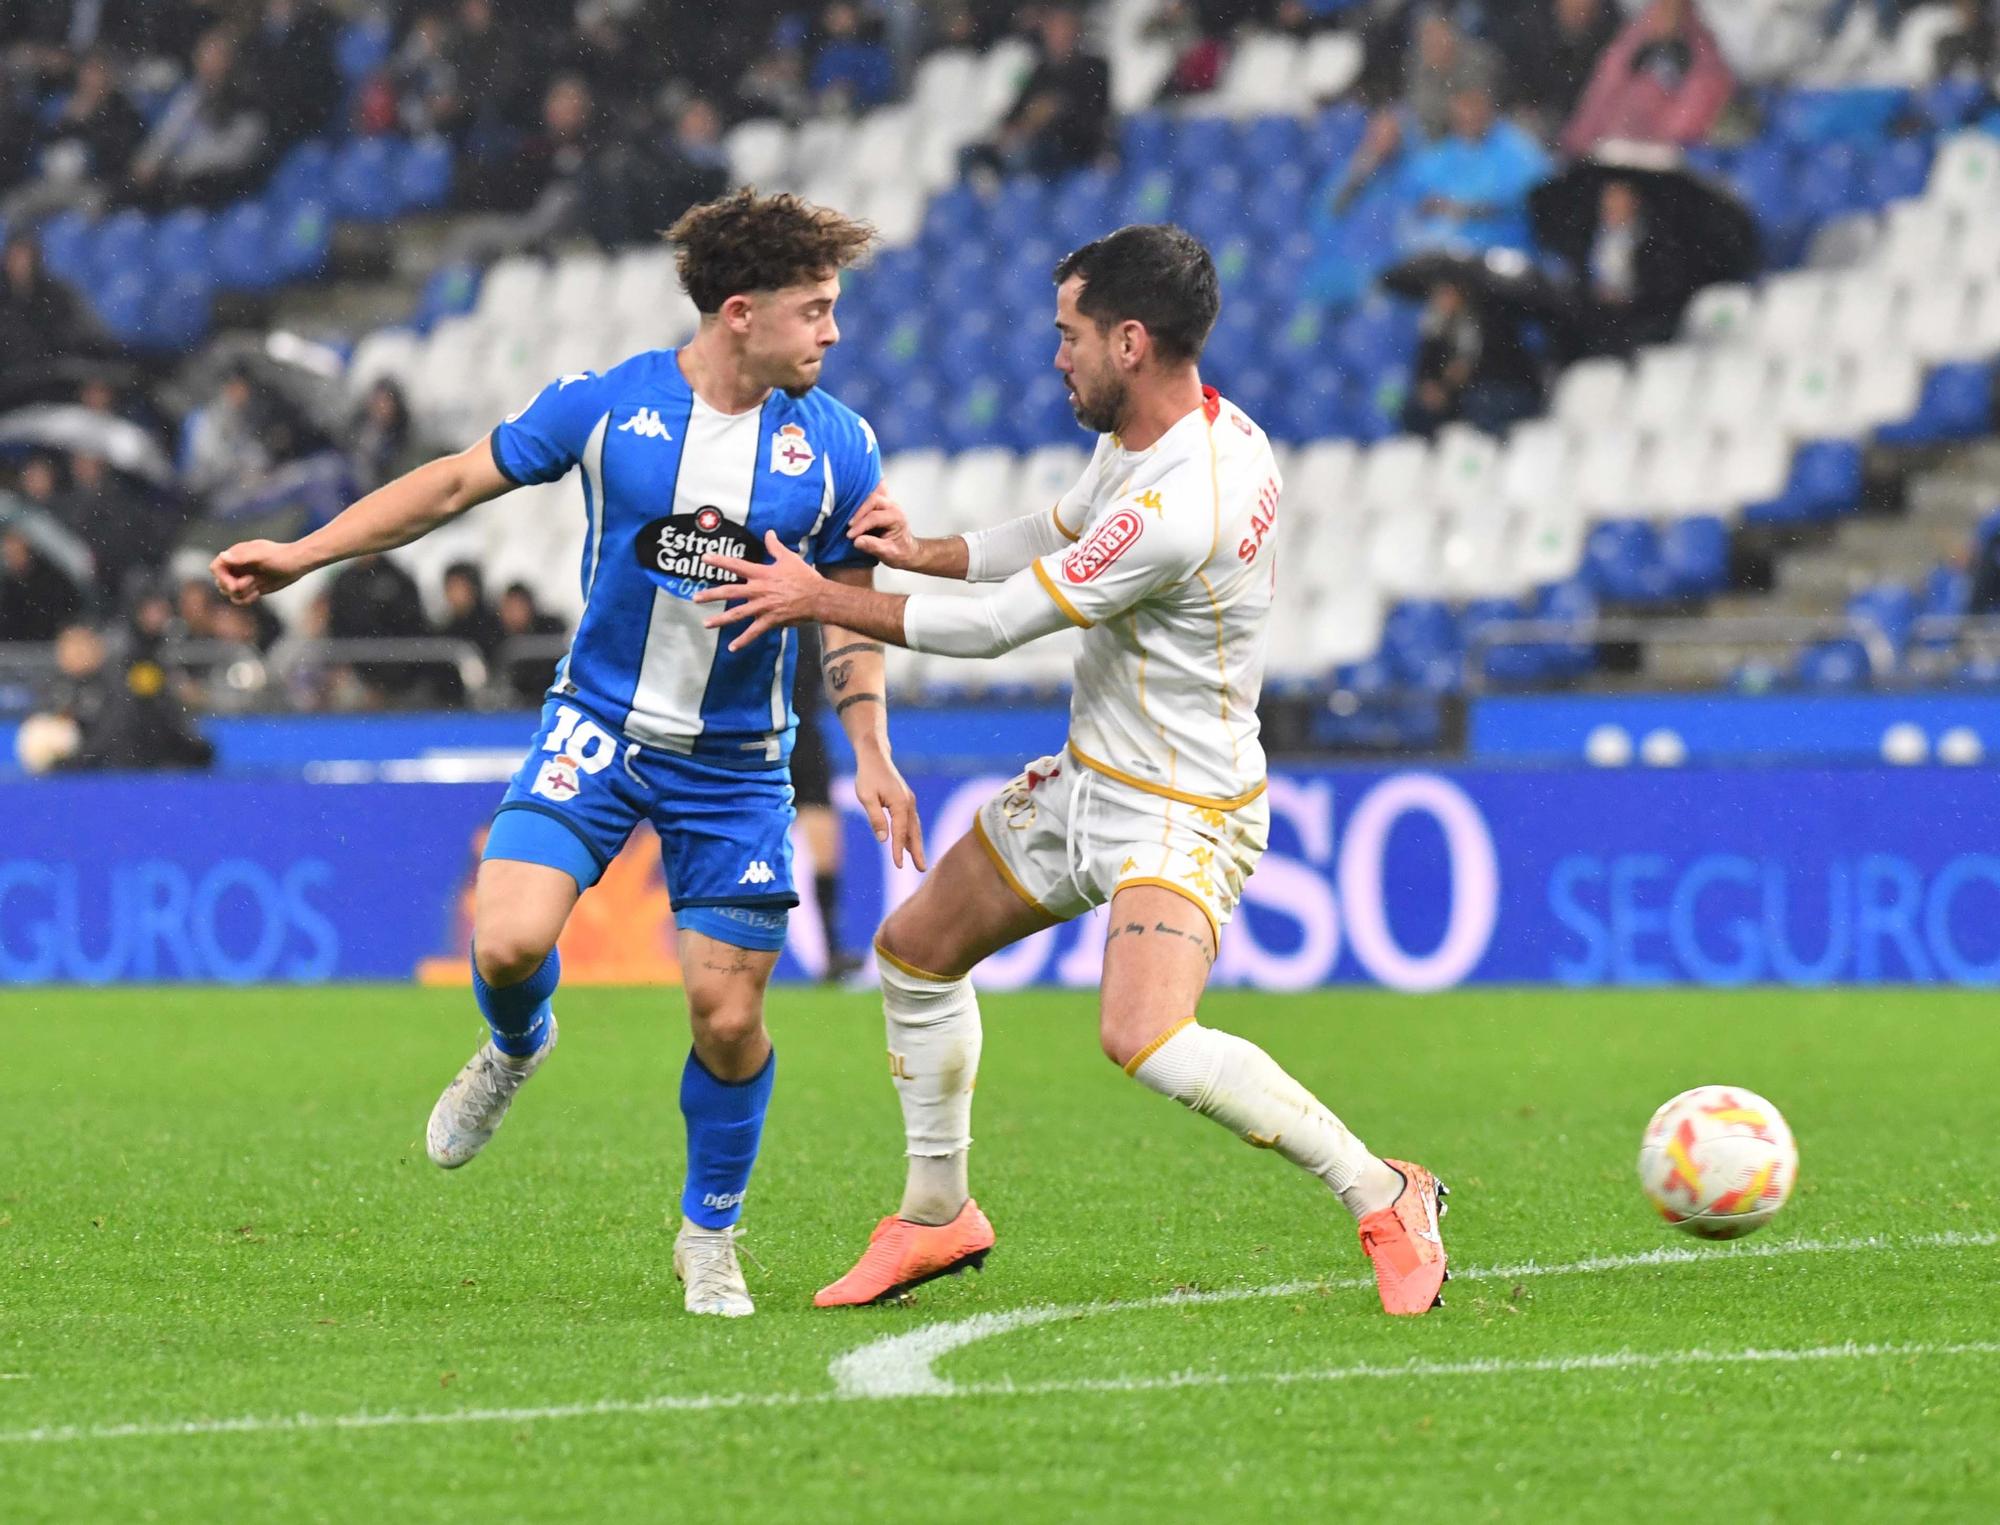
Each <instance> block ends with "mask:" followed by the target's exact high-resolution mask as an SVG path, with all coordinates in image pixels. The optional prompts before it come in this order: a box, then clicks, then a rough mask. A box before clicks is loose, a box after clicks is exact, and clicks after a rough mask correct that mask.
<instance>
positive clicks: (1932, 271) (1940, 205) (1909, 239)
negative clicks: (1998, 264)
mask: <svg viewBox="0 0 2000 1525" xmlns="http://www.w3.org/2000/svg"><path fill="white" fill-rule="evenodd" d="M1964 223H1965V216H1964V214H1963V213H1962V212H1961V211H1960V210H1959V208H1957V207H1955V206H1953V205H1952V204H1951V203H1949V202H1946V201H1942V200H1930V199H1925V200H1918V201H1899V202H1896V203H1894V204H1893V205H1891V206H1889V207H1888V208H1886V209H1885V210H1884V212H1883V215H1882V236H1881V240H1880V242H1879V244H1878V245H1877V249H1876V258H1877V259H1878V260H1879V261H1880V262H1881V263H1882V264H1884V265H1885V266H1886V267H1887V268H1888V270H1889V271H1890V272H1891V273H1892V274H1894V275H1897V276H1900V277H1902V278H1904V279H1905V280H1909V281H1922V280H1925V279H1929V278H1931V277H1933V276H1935V275H1936V273H1937V272H1938V271H1939V270H1941V269H1945V268H1948V267H1951V266H1953V265H1955V264H1956V250H1957V247H1958V241H1959V235H1960V234H1961V233H1962V232H1963V231H1964Z"/></svg>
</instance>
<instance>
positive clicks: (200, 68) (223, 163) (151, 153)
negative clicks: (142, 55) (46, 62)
mask: <svg viewBox="0 0 2000 1525" xmlns="http://www.w3.org/2000/svg"><path fill="white" fill-rule="evenodd" d="M269 159H270V136H269V123H268V122H267V121H266V119H265V117H264V115H263V113H262V112H260V111H258V110H256V109H255V108H254V107H253V106H252V104H251V97H250V95H249V93H248V92H247V91H246V89H245V88H244V86H243V84H242V82H241V80H240V78H239V76H238V73H237V48H236V41H235V38H234V36H233V35H232V34H231V33H230V32H229V31H228V30H226V29H225V28H223V27H215V28H212V29H211V30H209V31H208V32H206V33H204V34H203V35H202V39H201V41H200V42H199V43H197V44H196V45H195V50H194V69H193V73H192V74H191V75H190V76H189V78H188V81H187V83H186V84H184V85H182V86H181V88H180V89H179V90H177V91H175V92H174V94H173V96H172V98H171V99H170V100H169V101H168V102H167V108H166V110H165V112H164V113H162V115H161V117H160V119H159V121H158V122H157V123H156V124H155V125H154V127H153V130H152V132H151V133H150V134H149V135H148V136H147V138H146V141H145V143H144V144H142V145H141V146H140V149H139V153H138V157H137V158H135V159H134V160H133V161H132V174H131V181H130V185H129V187H128V193H129V195H130V197H131V199H132V200H134V201H136V202H139V203H140V204H142V205H147V206H154V207H168V206H177V205H190V204H191V205H197V206H219V205H221V204H222V203H223V202H226V201H229V200H232V199H234V198H235V197H236V196H238V195H241V194H243V193H244V192H246V191H249V190H251V189H253V188H254V187H255V185H256V184H257V182H258V181H259V179H260V178H261V177H262V174H263V171H264V168H265V166H266V164H267V163H268V162H269Z"/></svg>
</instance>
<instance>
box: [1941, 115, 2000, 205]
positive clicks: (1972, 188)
mask: <svg viewBox="0 0 2000 1525" xmlns="http://www.w3.org/2000/svg"><path fill="white" fill-rule="evenodd" d="M1925 194H1926V195H1927V196H1928V197H1930V198H1931V199H1933V200H1937V201H1942V202H1945V203H1946V204H1948V205H1951V206H1955V207H1962V208H1964V209H1965V210H1966V211H1967V212H1968V213H1969V214H1972V215H1975V216H1991V215H1992V207H1993V204H1994V199H1995V197H1996V196H2000V138H1995V137H1994V136H1993V135H1992V134H1991V133H1986V132H1960V133H1954V134H1953V135H1952V136H1951V137H1949V138H1946V139H1945V140H1944V143H1943V145H1942V146H1941V147H1940V148H1939V149H1938V156H1937V161H1936V162H1935V163H1934V164H1933V165H1932V166H1931V179H1930V186H1929V188H1928V190H1927V191H1926V193H1925Z"/></svg>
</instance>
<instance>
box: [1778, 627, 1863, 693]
mask: <svg viewBox="0 0 2000 1525" xmlns="http://www.w3.org/2000/svg"><path fill="white" fill-rule="evenodd" d="M1793 677H1794V678H1795V679H1796V680H1797V681H1798V683H1799V685H1800V686H1801V687H1803V688H1809V689H1821V690H1828V691H1850V690H1854V689H1860V688H1866V687H1867V686H1868V683H1869V679H1870V667H1869V662H1868V648H1867V647H1865V646H1863V645H1862V644H1861V642H1859V641H1856V640H1851V639H1848V638H1846V637H1841V638H1839V639H1836V640H1831V641H1816V642H1814V643H1813V644H1812V645H1810V646H1808V647H1806V649H1805V650H1804V651H1802V652H1800V653H1799V659H1798V665H1797V666H1796V667H1795V668H1794V669H1793Z"/></svg>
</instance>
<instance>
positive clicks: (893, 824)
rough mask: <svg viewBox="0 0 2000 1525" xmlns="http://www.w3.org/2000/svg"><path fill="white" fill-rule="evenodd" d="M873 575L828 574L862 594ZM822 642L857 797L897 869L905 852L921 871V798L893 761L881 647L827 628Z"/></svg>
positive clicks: (861, 570)
mask: <svg viewBox="0 0 2000 1525" xmlns="http://www.w3.org/2000/svg"><path fill="white" fill-rule="evenodd" d="M874 576H875V574H874V572H873V570H872V569H870V568H868V567H836V568H834V569H833V570H831V571H829V572H828V573H827V574H826V577H827V580H828V581H829V582H831V583H833V584H834V585H836V586H844V587H849V588H854V589H856V590H858V591H863V592H868V591H872V586H873V582H874ZM821 644H822V645H823V646H824V647H825V650H826V655H825V656H824V657H823V658H822V659H821V667H820V670H821V675H822V677H823V678H824V680H825V683H826V699H827V703H829V704H830V705H832V706H833V711H834V714H835V715H837V716H838V717H839V719H840V725H841V729H842V730H844V731H845V732H846V733H847V740H848V742H849V744H851V745H852V746H853V748H854V797H855V799H856V801H857V802H859V804H860V806H861V809H862V811H863V812H864V813H865V814H866V815H867V817H868V824H869V826H870V827H871V828H872V829H873V830H874V832H875V840H876V841H878V842H887V843H888V844H889V856H890V858H891V859H892V860H893V861H894V862H895V864H896V866H897V867H898V868H901V867H902V866H903V854H904V853H906V852H907V853H908V854H909V855H910V861H911V862H913V863H915V864H916V866H917V867H918V868H927V867H929V864H927V863H926V862H925V861H924V831H923V824H922V822H920V821H919V820H918V819H917V797H916V795H915V793H914V792H912V790H911V789H910V786H909V784H908V783H907V782H906V781H905V780H904V778H903V775H902V773H901V772H900V771H898V769H897V767H896V765H895V763H893V762H892V761H890V757H889V685H888V678H887V674H886V672H885V671H884V668H883V661H882V643H881V642H880V641H876V640H870V639H869V638H868V637H867V636H865V635H863V634H862V633H861V632H859V631H855V630H846V629H843V628H842V627H840V626H839V625H827V626H825V627H824V628H823V630H822V632H821Z"/></svg>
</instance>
